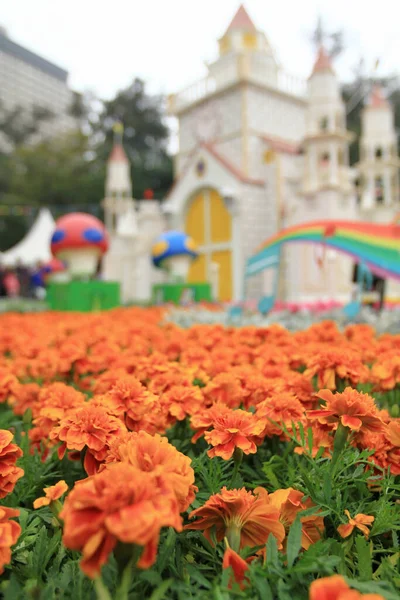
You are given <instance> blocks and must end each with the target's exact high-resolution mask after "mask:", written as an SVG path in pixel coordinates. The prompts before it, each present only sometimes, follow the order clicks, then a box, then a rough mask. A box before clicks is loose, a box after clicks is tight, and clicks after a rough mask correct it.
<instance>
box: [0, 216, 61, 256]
mask: <svg viewBox="0 0 400 600" xmlns="http://www.w3.org/2000/svg"><path fill="white" fill-rule="evenodd" d="M54 229H55V221H54V219H53V217H52V216H51V212H50V211H49V209H48V208H41V209H40V211H39V214H38V216H37V218H36V221H35V222H34V224H33V225H32V227H31V229H30V230H29V231H28V233H27V234H26V236H25V237H24V238H23V239H22V240H21V241H20V242H18V244H16V245H15V246H14V247H13V248H10V249H9V250H6V251H5V252H2V253H0V263H1V264H3V265H5V266H10V267H11V266H14V265H15V264H16V263H17V262H18V261H20V262H21V263H22V264H23V265H24V266H28V267H33V266H35V265H36V264H37V262H38V261H43V262H47V261H48V260H50V259H51V252H50V240H51V236H52V235H53V232H54Z"/></svg>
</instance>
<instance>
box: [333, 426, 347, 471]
mask: <svg viewBox="0 0 400 600" xmlns="http://www.w3.org/2000/svg"><path fill="white" fill-rule="evenodd" d="M348 434H349V428H348V427H345V426H344V425H342V424H341V423H339V425H338V428H337V429H336V433H335V439H334V440H333V454H332V461H331V474H332V476H333V474H334V472H335V468H336V463H337V461H338V458H339V456H340V455H341V453H342V451H343V448H344V447H345V445H346V440H347V436H348Z"/></svg>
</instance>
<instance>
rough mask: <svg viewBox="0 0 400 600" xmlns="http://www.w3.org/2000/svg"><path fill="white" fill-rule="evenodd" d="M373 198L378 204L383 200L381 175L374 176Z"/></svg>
mask: <svg viewBox="0 0 400 600" xmlns="http://www.w3.org/2000/svg"><path fill="white" fill-rule="evenodd" d="M375 198H376V201H377V203H378V204H382V202H383V200H384V194H383V179H382V177H376V178H375Z"/></svg>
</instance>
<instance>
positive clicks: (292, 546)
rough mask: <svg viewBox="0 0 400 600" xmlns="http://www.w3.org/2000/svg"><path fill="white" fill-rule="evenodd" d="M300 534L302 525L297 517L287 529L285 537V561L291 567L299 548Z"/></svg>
mask: <svg viewBox="0 0 400 600" xmlns="http://www.w3.org/2000/svg"><path fill="white" fill-rule="evenodd" d="M301 535H302V526H301V521H300V519H299V518H298V517H297V518H296V519H295V521H294V523H293V525H292V526H291V528H290V530H289V535H288V539H287V550H286V556H287V562H288V566H289V567H292V566H293V564H294V561H295V560H296V558H297V557H298V555H299V552H300V549H301Z"/></svg>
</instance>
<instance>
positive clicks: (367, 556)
mask: <svg viewBox="0 0 400 600" xmlns="http://www.w3.org/2000/svg"><path fill="white" fill-rule="evenodd" d="M356 549H357V555H358V574H359V577H360V579H361V581H370V580H371V579H372V554H371V545H370V543H368V542H367V540H366V539H365V537H364V536H362V535H358V536H357V537H356Z"/></svg>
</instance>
